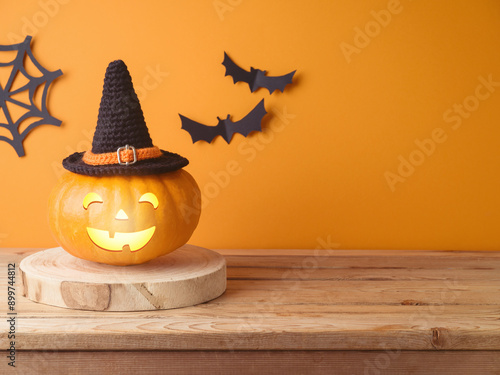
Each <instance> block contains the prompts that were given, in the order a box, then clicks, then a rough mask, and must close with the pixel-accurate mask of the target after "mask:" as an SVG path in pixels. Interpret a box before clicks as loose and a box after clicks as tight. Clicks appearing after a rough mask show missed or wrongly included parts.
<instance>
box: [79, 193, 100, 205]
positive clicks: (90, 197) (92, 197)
mask: <svg viewBox="0 0 500 375" xmlns="http://www.w3.org/2000/svg"><path fill="white" fill-rule="evenodd" d="M92 203H102V198H101V196H100V195H99V194H97V193H88V194H87V195H86V196H85V198H83V208H85V209H87V208H88V207H89V205H90V204H92Z"/></svg>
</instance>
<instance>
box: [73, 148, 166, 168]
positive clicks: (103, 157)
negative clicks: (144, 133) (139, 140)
mask: <svg viewBox="0 0 500 375" xmlns="http://www.w3.org/2000/svg"><path fill="white" fill-rule="evenodd" d="M162 155H163V152H162V151H161V150H160V149H159V148H158V147H156V146H153V147H144V148H138V149H136V148H134V147H133V146H129V145H126V146H123V147H119V148H118V149H117V150H116V151H115V152H106V153H103V154H94V153H93V152H92V151H90V150H89V151H85V153H84V154H83V158H82V161H83V162H84V163H85V164H88V165H106V164H121V165H129V164H134V163H135V162H137V161H139V160H146V159H155V158H159V157H160V156H162Z"/></svg>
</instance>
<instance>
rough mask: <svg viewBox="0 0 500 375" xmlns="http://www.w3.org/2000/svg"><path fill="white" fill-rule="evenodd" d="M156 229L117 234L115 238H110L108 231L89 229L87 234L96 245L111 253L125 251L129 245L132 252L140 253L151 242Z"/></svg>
mask: <svg viewBox="0 0 500 375" xmlns="http://www.w3.org/2000/svg"><path fill="white" fill-rule="evenodd" d="M155 229H156V227H155V226H153V227H151V228H148V229H145V230H141V231H139V232H130V233H122V232H115V236H114V237H113V238H110V236H109V232H108V231H107V230H100V229H94V228H89V227H87V233H88V234H89V237H90V239H91V240H92V242H93V243H94V244H96V245H97V246H99V247H101V248H103V249H104V250H109V251H123V250H124V249H123V248H124V246H126V245H128V246H129V248H130V251H132V252H134V251H138V250H140V249H142V248H143V247H144V246H146V244H147V243H148V242H149V240H150V239H151V237H153V234H154V232H155Z"/></svg>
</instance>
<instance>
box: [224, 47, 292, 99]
mask: <svg viewBox="0 0 500 375" xmlns="http://www.w3.org/2000/svg"><path fill="white" fill-rule="evenodd" d="M222 65H224V66H225V67H226V74H225V76H231V77H233V81H234V83H236V82H240V81H241V82H246V83H248V86H250V91H251V92H254V91H255V90H257V89H258V88H259V87H265V88H266V89H268V90H269V93H270V94H272V93H273V92H274V91H275V90H280V91H281V92H283V90H284V89H285V86H286V85H288V84H290V83H292V78H293V75H294V74H295V72H296V70H294V71H293V72H291V73H288V74H285V75H284V76H276V77H268V76H266V71H265V70H260V69H254V68H252V67H251V68H250V71H249V72H248V71H246V70H245V69H242V68H240V67H239V66H238V65H236V64H235V63H234V62H233V60H231V58H230V57H229V56H228V55H227V53H226V52H224V61H223V62H222Z"/></svg>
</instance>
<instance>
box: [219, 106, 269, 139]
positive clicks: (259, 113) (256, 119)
mask: <svg viewBox="0 0 500 375" xmlns="http://www.w3.org/2000/svg"><path fill="white" fill-rule="evenodd" d="M266 114H267V111H266V108H265V107H264V99H262V100H261V101H260V102H259V104H257V105H256V106H255V108H254V109H252V110H251V111H250V112H249V113H248V114H247V115H246V116H245V117H243V118H242V119H241V120H239V121H236V122H232V121H231V120H226V122H228V123H229V127H228V129H227V130H228V132H229V131H231V130H232V132H231V133H230V134H228V136H229V140H231V138H232V136H233V134H234V133H240V134H242V135H243V136H245V137H246V136H247V135H248V134H250V133H251V132H253V131H259V132H260V131H262V126H261V122H262V118H263V117H264V116H265V115H266Z"/></svg>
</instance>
